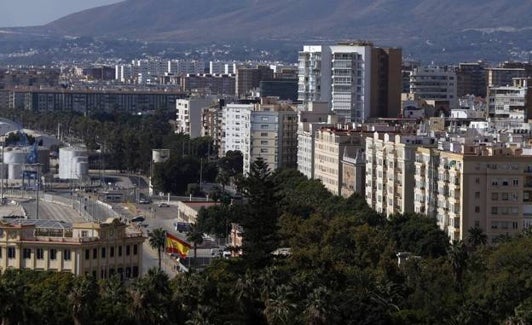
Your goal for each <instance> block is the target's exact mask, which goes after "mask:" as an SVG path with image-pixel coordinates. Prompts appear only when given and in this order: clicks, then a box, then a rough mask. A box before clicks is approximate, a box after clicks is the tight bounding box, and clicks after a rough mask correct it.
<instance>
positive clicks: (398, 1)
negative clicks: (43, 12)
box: [44, 0, 532, 43]
mask: <svg viewBox="0 0 532 325" xmlns="http://www.w3.org/2000/svg"><path fill="white" fill-rule="evenodd" d="M530 17H532V1H530V0H484V1H480V0H467V1H464V0H327V1H324V0H126V1H123V2H120V3H117V4H113V5H109V6H103V7H98V8H93V9H89V10H85V11H82V12H79V13H75V14H72V15H69V16H66V17H64V18H61V19H59V20H56V21H54V22H52V23H50V24H48V25H46V26H44V28H45V29H46V30H47V31H50V32H54V33H60V34H67V35H83V36H103V37H126V38H130V39H143V40H151V41H154V40H176V41H217V40H238V39H283V40H287V39H288V40H290V39H298V40H301V39H335V40H336V39H354V38H363V39H376V40H383V41H386V42H394V43H395V41H397V40H398V41H400V42H401V43H402V41H404V40H409V39H410V40H411V39H417V38H418V37H422V38H427V39H431V38H435V37H436V38H437V37H440V36H446V35H447V34H455V33H459V32H462V31H463V30H466V29H478V28H487V29H490V28H498V27H514V28H523V27H532V20H531V19H530Z"/></svg>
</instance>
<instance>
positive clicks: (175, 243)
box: [166, 233, 191, 258]
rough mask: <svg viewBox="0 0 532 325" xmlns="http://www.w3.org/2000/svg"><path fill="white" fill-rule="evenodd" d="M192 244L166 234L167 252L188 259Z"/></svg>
mask: <svg viewBox="0 0 532 325" xmlns="http://www.w3.org/2000/svg"><path fill="white" fill-rule="evenodd" d="M190 247H191V246H190V244H189V243H187V242H185V241H183V240H181V239H179V238H177V237H176V236H174V235H172V234H169V233H166V252H167V253H175V254H179V256H181V257H182V258H186V257H187V255H188V251H189V250H190Z"/></svg>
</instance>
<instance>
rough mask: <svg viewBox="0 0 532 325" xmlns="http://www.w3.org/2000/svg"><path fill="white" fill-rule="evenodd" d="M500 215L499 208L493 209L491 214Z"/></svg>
mask: <svg viewBox="0 0 532 325" xmlns="http://www.w3.org/2000/svg"><path fill="white" fill-rule="evenodd" d="M498 213H499V209H497V207H491V214H498Z"/></svg>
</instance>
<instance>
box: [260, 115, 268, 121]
mask: <svg viewBox="0 0 532 325" xmlns="http://www.w3.org/2000/svg"><path fill="white" fill-rule="evenodd" d="M260 120H261V121H263V122H268V117H267V116H263V117H261V119H260Z"/></svg>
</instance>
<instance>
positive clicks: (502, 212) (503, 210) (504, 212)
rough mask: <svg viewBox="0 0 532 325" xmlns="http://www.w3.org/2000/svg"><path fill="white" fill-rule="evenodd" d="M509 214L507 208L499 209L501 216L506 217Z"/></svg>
mask: <svg viewBox="0 0 532 325" xmlns="http://www.w3.org/2000/svg"><path fill="white" fill-rule="evenodd" d="M508 212H509V210H508V208H507V207H501V214H504V215H507V214H508Z"/></svg>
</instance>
